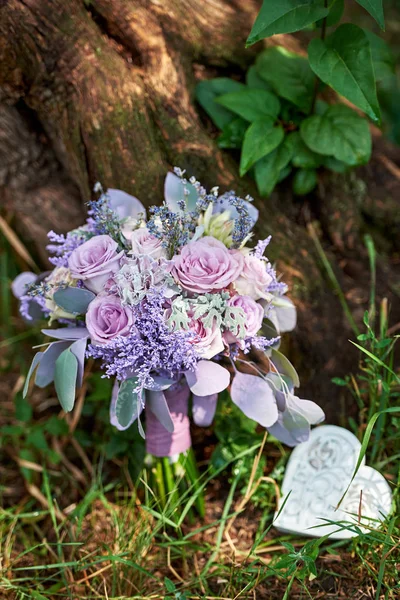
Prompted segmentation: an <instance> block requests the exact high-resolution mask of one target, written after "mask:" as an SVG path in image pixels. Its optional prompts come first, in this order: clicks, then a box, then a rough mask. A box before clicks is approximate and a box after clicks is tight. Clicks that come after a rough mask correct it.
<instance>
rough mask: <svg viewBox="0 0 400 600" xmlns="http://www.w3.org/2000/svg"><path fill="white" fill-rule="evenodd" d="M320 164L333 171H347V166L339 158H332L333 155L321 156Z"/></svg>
mask: <svg viewBox="0 0 400 600" xmlns="http://www.w3.org/2000/svg"><path fill="white" fill-rule="evenodd" d="M322 164H323V165H324V167H325V168H326V169H330V170H331V171H334V172H335V173H346V171H348V169H349V166H348V165H346V163H344V162H342V161H341V160H337V158H333V156H324V157H323V158H322Z"/></svg>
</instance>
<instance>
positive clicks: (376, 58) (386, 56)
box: [364, 29, 396, 81]
mask: <svg viewBox="0 0 400 600" xmlns="http://www.w3.org/2000/svg"><path fill="white" fill-rule="evenodd" d="M364 33H365V35H366V36H367V38H368V41H369V45H370V47H371V55H372V64H373V65H374V71H375V79H376V81H382V80H383V79H385V78H386V77H391V76H392V75H393V73H394V72H395V66H396V65H395V60H394V56H393V53H392V51H391V49H390V48H389V46H388V45H387V43H386V42H385V41H384V40H383V39H382V38H380V37H379V36H377V35H375V34H374V33H372V31H368V30H367V29H364Z"/></svg>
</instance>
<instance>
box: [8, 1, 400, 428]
mask: <svg viewBox="0 0 400 600" xmlns="http://www.w3.org/2000/svg"><path fill="white" fill-rule="evenodd" d="M259 4H260V2H258V1H257V0H246V2H243V1H241V0H202V2H199V1H196V0H185V1H183V0H69V1H68V2H65V1H64V2H63V1H61V0H0V102H1V105H0V106H1V108H0V200H1V206H2V207H3V208H4V209H5V210H6V211H7V212H8V213H9V215H11V216H13V225H14V227H15V228H16V230H17V231H18V232H19V233H20V235H21V236H22V237H23V239H24V241H25V242H26V243H27V244H28V245H30V247H32V246H35V247H36V250H37V252H38V253H39V255H40V256H41V257H42V258H43V260H44V257H45V250H44V248H45V245H46V233H47V231H48V230H49V229H54V230H57V231H67V230H69V229H72V228H73V227H75V226H77V225H79V224H80V223H81V222H82V220H83V218H84V202H85V201H86V200H87V199H88V198H90V196H91V190H92V188H93V185H94V183H95V182H96V181H101V183H102V184H103V186H104V187H114V188H120V189H124V190H126V191H127V192H130V193H132V194H134V195H136V196H137V197H139V198H140V199H141V200H142V201H143V202H144V203H145V204H147V205H149V204H153V203H159V202H160V200H161V199H162V185H163V180H164V177H165V174H166V172H167V171H168V170H169V169H171V167H172V166H174V165H178V166H180V167H182V168H185V169H186V170H187V171H188V173H189V174H190V175H191V174H194V175H196V177H197V178H198V179H199V180H200V181H202V183H204V184H205V185H207V186H211V185H216V184H218V185H220V186H221V188H223V189H236V191H238V192H239V193H242V192H245V193H250V194H251V195H253V196H254V197H255V198H256V202H257V205H258V207H259V209H260V221H259V225H258V231H257V234H258V235H260V236H263V237H266V235H268V234H269V233H272V234H273V242H272V244H271V258H273V259H278V266H279V270H280V271H281V272H282V273H283V275H284V278H285V280H286V281H288V283H289V285H290V286H291V288H292V295H293V296H294V297H295V299H296V302H297V304H298V307H299V327H298V332H297V333H296V334H295V335H294V336H293V340H294V341H292V342H291V344H292V345H291V349H290V351H291V353H292V355H293V357H294V360H295V362H296V363H297V364H300V371H301V374H302V375H303V381H304V382H305V386H304V389H305V390H306V393H309V395H312V396H313V399H315V400H316V401H318V402H321V404H323V405H324V406H325V407H327V406H328V408H329V406H331V407H334V408H333V410H332V411H330V413H329V417H332V416H333V413H335V412H336V407H335V405H334V402H332V399H333V400H334V399H337V397H338V392H337V390H336V389H335V388H334V387H333V386H331V385H330V384H329V379H330V377H331V376H333V375H339V374H342V373H343V371H344V370H346V369H348V368H349V366H352V367H353V370H354V358H355V354H354V353H353V354H352V353H351V351H350V347H349V348H347V347H345V345H346V344H348V343H347V341H346V340H347V338H348V337H349V330H348V325H347V324H346V322H345V320H344V317H343V315H342V313H341V311H340V307H339V305H338V302H337V299H336V298H335V297H334V296H333V294H332V292H331V291H330V289H329V285H328V283H327V282H326V280H325V278H324V276H323V274H322V272H321V268H320V265H319V261H318V258H317V257H316V253H315V251H314V249H313V246H312V242H311V240H310V237H309V236H308V234H307V229H306V227H305V224H306V222H307V221H310V220H319V222H320V232H321V236H322V237H324V238H325V239H326V241H327V242H328V244H329V245H330V246H332V247H333V249H334V251H335V252H336V254H337V259H338V263H339V267H340V268H339V270H338V275H339V278H340V281H341V283H342V284H343V286H344V289H345V290H346V292H347V293H348V294H349V301H350V303H351V305H352V307H353V308H354V307H357V303H360V306H361V300H360V294H361V291H362V290H363V289H365V286H366V285H367V279H368V277H367V266H366V265H367V263H366V259H365V251H364V250H363V247H362V244H361V236H360V234H362V233H363V231H365V230H367V229H368V230H372V231H374V232H375V233H376V235H377V236H378V240H380V242H381V246H382V248H383V249H384V251H385V252H386V254H387V255H388V256H389V259H390V257H392V256H394V254H393V253H394V252H395V251H396V250H398V247H399V240H398V235H396V226H398V224H399V214H400V213H399V211H398V210H397V211H396V208H398V206H396V204H397V200H394V199H397V198H398V197H399V192H400V179H399V172H398V170H397V169H398V168H397V166H396V163H400V153H399V152H398V151H397V150H395V149H393V148H391V147H390V146H389V145H388V144H386V143H384V142H382V140H380V139H379V137H377V142H376V145H377V148H378V149H377V151H376V152H375V154H374V157H373V159H372V161H371V163H370V164H369V165H368V166H367V167H365V168H363V169H360V170H359V171H358V173H357V174H356V175H355V176H354V175H353V176H352V177H350V178H345V179H343V177H342V176H340V177H337V176H336V177H335V176H328V175H326V174H325V175H322V176H321V180H320V186H319V191H318V193H317V194H313V195H312V197H310V198H308V199H306V201H302V202H301V203H300V202H299V201H298V200H295V199H293V198H292V195H291V193H290V192H289V191H288V190H287V189H286V187H285V186H283V187H281V188H280V189H279V190H278V191H277V192H276V193H274V195H273V196H272V197H271V198H269V199H267V200H265V199H263V200H260V199H259V198H258V197H257V193H256V191H255V189H254V185H253V183H252V182H251V181H250V180H249V179H245V180H240V179H239V177H238V165H237V162H236V161H235V159H234V157H233V156H232V155H231V154H230V153H228V152H222V151H221V150H220V149H219V148H218V147H217V145H216V144H215V141H214V139H213V131H212V127H211V125H210V123H209V122H208V121H207V119H206V118H205V116H204V115H203V114H202V113H201V111H200V109H199V107H198V106H196V104H195V102H194V100H193V90H194V86H195V83H196V81H197V80H198V79H200V78H204V77H209V76H215V75H216V74H223V75H229V76H230V75H232V74H234V75H235V76H238V77H241V76H243V71H244V69H245V68H246V67H247V66H248V65H250V64H251V63H252V62H253V60H254V57H255V54H256V53H257V52H258V51H259V49H260V48H259V47H255V46H253V47H251V48H250V49H245V38H246V36H247V34H248V32H249V31H250V29H251V25H252V23H253V21H254V18H255V15H256V14H257V11H258V9H259ZM269 43H279V44H283V45H285V46H286V47H289V48H291V49H296V48H297V47H298V46H299V44H298V42H297V40H296V39H295V38H294V37H292V36H276V38H274V39H273V40H272V41H269ZM330 256H331V258H332V260H333V259H334V257H333V255H332V254H331V255H330ZM392 262H393V261H392ZM395 272H396V271H395V265H391V264H390V260H389V262H388V263H387V264H386V267H385V274H384V276H383V277H382V281H381V288H380V290H379V292H380V293H381V294H382V295H383V294H387V293H390V291H391V287H393V283H392V279H393V277H394V275H395ZM354 290H355V291H354ZM362 306H363V307H364V305H362ZM361 312H362V311H361ZM348 346H350V345H348ZM350 361H353V362H350ZM321 396H322V397H321Z"/></svg>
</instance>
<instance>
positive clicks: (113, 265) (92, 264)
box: [68, 235, 124, 294]
mask: <svg viewBox="0 0 400 600" xmlns="http://www.w3.org/2000/svg"><path fill="white" fill-rule="evenodd" d="M123 256H124V252H123V251H121V252H118V244H117V243H116V242H114V240H113V239H112V238H111V237H110V236H109V235H96V236H95V237H92V238H91V239H90V240H88V241H87V242H85V243H84V244H82V245H81V246H78V248H75V250H74V251H73V252H72V254H71V255H70V257H69V259H68V267H69V268H70V271H71V275H72V277H74V278H75V279H83V281H84V282H85V286H86V287H87V288H88V290H90V291H92V292H94V293H95V294H98V293H100V292H101V291H103V289H104V286H105V284H106V282H107V280H108V279H109V278H110V277H111V276H112V275H113V274H114V273H116V272H117V271H118V269H119V265H120V260H121V258H122V257H123Z"/></svg>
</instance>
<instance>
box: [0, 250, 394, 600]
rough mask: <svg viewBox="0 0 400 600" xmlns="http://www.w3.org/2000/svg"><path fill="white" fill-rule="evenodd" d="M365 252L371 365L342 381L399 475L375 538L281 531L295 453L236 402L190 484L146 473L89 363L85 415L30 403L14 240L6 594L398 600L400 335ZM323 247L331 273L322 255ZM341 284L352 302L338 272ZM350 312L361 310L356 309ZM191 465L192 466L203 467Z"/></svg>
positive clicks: (360, 338)
mask: <svg viewBox="0 0 400 600" xmlns="http://www.w3.org/2000/svg"><path fill="white" fill-rule="evenodd" d="M367 248H368V251H369V257H370V266H371V274H372V275H371V292H370V302H369V306H367V307H366V313H365V316H364V323H363V326H362V327H363V331H362V333H360V331H361V327H360V325H359V324H358V325H356V328H355V327H354V320H353V317H351V320H350V322H351V324H352V325H353V329H355V330H356V332H357V335H356V334H355V339H354V340H353V341H354V343H355V344H356V345H357V346H358V348H359V351H360V355H359V359H360V362H359V364H358V365H355V366H354V370H353V372H352V373H351V374H349V375H348V376H346V377H345V378H342V379H336V380H335V383H336V384H338V385H341V386H343V388H344V390H346V393H347V394H348V397H349V398H350V397H352V398H353V400H354V402H355V403H356V405H357V407H358V412H359V414H358V418H357V420H354V419H353V420H350V426H351V428H352V430H353V432H354V433H355V434H356V435H357V436H358V438H359V439H360V440H363V445H362V455H366V457H367V463H368V464H370V465H371V466H374V467H375V468H377V469H379V470H381V472H383V473H384V474H385V476H386V477H387V479H388V481H389V483H390V485H391V487H392V489H393V493H394V510H393V513H392V515H391V516H390V517H389V518H388V519H387V520H386V521H385V523H384V524H383V526H382V527H379V528H378V527H377V528H372V529H371V530H370V531H369V532H367V533H366V532H362V531H361V532H360V535H359V536H358V537H357V538H354V539H353V540H350V541H332V540H329V539H325V538H320V539H312V540H307V539H304V538H299V537H294V536H289V535H286V534H285V535H284V534H279V533H278V532H277V531H276V530H274V528H273V515H274V511H275V507H276V502H277V493H278V491H279V485H280V483H281V481H282V478H283V474H284V468H285V464H286V461H287V459H288V457H289V451H288V450H287V449H286V448H284V447H283V446H282V445H281V444H280V443H279V442H277V441H275V440H273V439H272V438H271V439H270V438H269V437H268V438H266V439H265V436H264V433H263V432H261V431H260V430H259V429H258V428H256V426H255V424H254V423H253V422H252V421H250V420H249V419H246V418H245V417H243V416H242V415H241V414H240V412H239V411H237V410H236V409H235V407H234V406H233V405H232V403H227V402H224V401H223V399H222V401H221V402H220V406H219V410H218V415H217V419H216V423H215V427H214V433H213V434H211V433H208V434H207V436H208V437H207V436H206V437H204V436H203V438H202V439H201V440H200V441H199V442H198V443H197V444H195V446H196V450H197V455H198V458H199V462H200V471H201V475H200V476H199V477H198V479H196V478H195V477H194V476H192V477H191V481H195V483H194V484H193V485H191V484H190V481H188V480H186V479H185V478H184V477H183V476H182V474H181V473H182V471H181V470H180V469H181V467H179V466H171V465H170V464H169V462H168V461H156V462H155V463H153V465H150V466H147V467H146V466H144V462H145V451H144V447H143V442H142V441H141V439H140V437H139V436H138V435H137V433H135V431H134V429H133V428H132V431H131V430H127V431H125V432H115V431H114V430H113V428H112V427H111V426H110V425H109V419H108V399H109V397H110V392H111V389H110V384H109V382H107V381H105V380H103V379H102V378H101V377H100V375H99V374H98V373H96V372H92V371H91V365H89V369H88V371H87V373H86V386H87V394H86V398H85V403H84V404H83V405H82V414H81V416H80V419H79V420H78V421H77V422H76V421H75V420H74V418H73V416H72V417H71V416H69V417H68V418H64V417H62V415H61V414H60V411H59V407H58V404H57V402H56V399H55V398H54V394H53V392H52V390H45V391H40V390H33V391H32V393H31V394H30V397H29V400H28V401H26V400H23V398H22V393H21V389H22V387H23V378H21V377H20V373H21V372H22V373H26V371H27V367H28V363H29V359H30V357H31V353H30V346H31V345H32V344H34V343H36V341H37V340H40V338H39V337H38V338H36V337H35V336H36V334H37V331H33V332H32V331H29V330H28V331H27V330H26V328H25V326H24V325H23V324H22V323H21V321H20V320H19V319H18V317H17V315H16V307H15V303H14V302H13V299H12V298H11V295H10V291H9V283H10V279H11V278H12V277H14V275H15V274H16V273H17V272H18V270H20V269H21V268H22V267H23V265H21V263H19V262H18V261H17V259H16V258H15V255H14V253H13V252H12V249H11V248H10V247H9V246H8V244H7V243H6V242H5V241H4V240H3V241H1V245H0V286H1V287H0V298H1V309H2V313H1V314H2V316H3V318H2V321H1V323H0V331H1V335H2V341H1V343H0V373H1V384H0V385H1V391H2V398H4V400H3V401H2V409H1V411H0V464H1V471H0V474H1V481H0V505H1V508H0V556H1V562H0V596H1V597H3V596H4V597H7V598H15V599H21V600H22V599H24V598H33V599H36V600H42V599H44V598H47V599H50V598H51V599H53V598H72V599H75V598H81V599H82V600H85V599H89V598H90V599H95V598H110V599H111V598H113V599H116V598H132V599H133V598H137V599H139V598H140V599H143V598H148V599H149V600H150V599H156V598H168V599H171V600H172V599H175V600H185V599H186V600H189V599H191V598H201V599H208V598H209V599H212V598H215V599H217V598H218V599H223V598H227V599H228V598H229V599H236V598H266V599H268V600H274V599H278V600H294V599H297V598H299V599H300V598H324V597H327V598H329V597H331V598H340V597H345V598H360V599H361V598H365V597H369V598H373V599H375V600H379V599H395V598H398V597H399V596H400V587H399V584H398V579H399V578H398V565H399V563H400V550H399V549H400V527H399V521H398V518H397V516H396V515H397V513H398V508H399V490H400V485H399V481H400V480H399V477H400V473H399V457H400V427H399V425H400V421H399V419H400V414H399V413H400V411H398V408H397V407H398V398H399V394H400V381H399V376H398V368H397V366H396V363H395V343H396V341H397V338H396V336H394V335H393V334H391V331H390V327H389V315H388V307H387V303H386V302H385V301H383V302H382V303H381V304H380V305H379V306H378V307H377V306H376V293H375V292H376V290H375V286H376V284H375V270H376V264H375V249H374V247H373V244H372V241H371V240H370V239H367ZM318 252H319V253H320V256H321V259H323V263H324V264H325V266H326V260H325V259H326V257H325V255H324V254H323V250H322V248H321V247H319V248H318ZM323 257H324V258H323ZM18 260H19V259H18ZM332 274H333V277H332ZM327 276H328V279H329V280H330V282H331V284H332V286H333V288H334V290H335V291H336V293H338V295H339V298H340V301H341V302H342V305H343V308H345V306H346V307H347V305H345V304H343V303H346V300H345V296H344V294H343V293H342V294H341V295H340V294H339V290H338V286H339V284H338V282H337V279H336V278H335V277H334V272H333V270H332V268H331V269H330V270H329V269H328V270H327ZM345 314H347V315H349V314H351V313H350V311H349V309H348V307H347V308H346V309H345ZM344 343H345V341H344ZM77 405H78V406H79V405H80V403H79V401H78V402H77ZM211 450H212V455H211V459H210V453H211ZM187 467H188V468H189V470H190V469H193V468H194V466H193V464H192V463H191V462H190V463H188V464H187ZM160 469H162V470H163V475H162V476H160V471H159V470H160ZM192 475H193V473H192ZM171 479H172V480H173V481H176V488H175V489H172V491H171V488H173V485H172V486H171V484H170V485H169V488H168V486H167V488H165V489H164V491H162V490H161V491H160V485H162V484H163V482H165V481H167V480H170V481H171ZM168 489H169V490H170V491H168ZM203 493H204V497H205V504H204V506H203V505H202V498H203ZM396 509H397V510H396ZM202 510H205V518H204V519H202V518H200V516H199V513H200V514H201V512H202ZM337 526H338V527H352V528H354V527H357V526H356V525H349V524H339V523H338V524H337ZM363 590H364V591H365V590H369V591H368V594H369V596H365V595H363V594H364V591H363Z"/></svg>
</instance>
